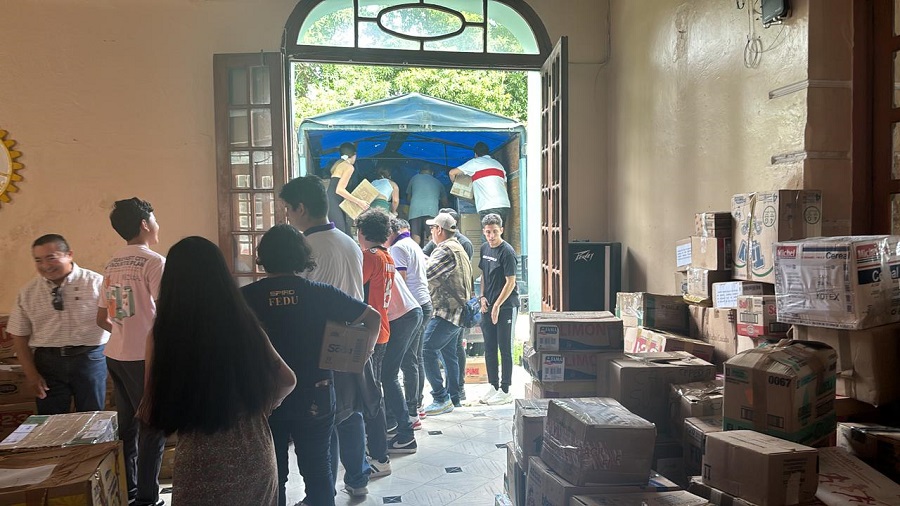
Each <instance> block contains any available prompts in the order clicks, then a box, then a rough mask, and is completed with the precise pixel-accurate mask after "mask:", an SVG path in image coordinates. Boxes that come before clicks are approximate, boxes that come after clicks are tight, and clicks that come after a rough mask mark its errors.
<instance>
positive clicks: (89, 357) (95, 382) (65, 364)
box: [34, 344, 106, 415]
mask: <svg viewBox="0 0 900 506" xmlns="http://www.w3.org/2000/svg"><path fill="white" fill-rule="evenodd" d="M103 348H104V345H102V344H101V345H99V346H78V347H65V348H35V349H34V365H35V367H37V370H38V372H39V373H40V374H41V376H43V377H44V381H46V382H47V386H48V387H49V388H50V390H49V391H47V397H45V398H43V399H35V403H36V404H37V410H38V414H41V415H58V414H60V413H68V412H69V409H70V406H71V405H72V398H73V397H74V398H75V411H102V410H103V403H104V400H105V399H106V357H104V356H103Z"/></svg>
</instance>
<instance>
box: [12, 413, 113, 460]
mask: <svg viewBox="0 0 900 506" xmlns="http://www.w3.org/2000/svg"><path fill="white" fill-rule="evenodd" d="M118 438H119V425H118V419H117V418H116V413H115V411H88V412H85V413H66V414H61V415H33V416H29V417H28V418H26V419H25V422H24V423H22V425H20V426H19V427H18V428H17V429H16V430H15V431H13V433H12V434H10V435H9V436H7V437H6V439H4V440H3V442H0V450H23V449H33V448H52V447H66V446H78V445H94V444H98V443H107V442H110V441H115V440H117V439H118Z"/></svg>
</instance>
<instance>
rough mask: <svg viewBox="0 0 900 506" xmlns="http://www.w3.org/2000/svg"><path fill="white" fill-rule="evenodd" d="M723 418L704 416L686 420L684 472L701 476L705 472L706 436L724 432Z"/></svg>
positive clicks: (688, 474)
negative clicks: (704, 452)
mask: <svg viewBox="0 0 900 506" xmlns="http://www.w3.org/2000/svg"><path fill="white" fill-rule="evenodd" d="M722 430H723V429H722V416H721V415H719V416H704V417H696V418H686V419H685V420H684V440H683V443H684V452H683V455H684V472H685V474H686V475H687V476H699V475H700V473H701V472H703V451H704V449H705V448H706V435H707V434H711V433H713V432H722Z"/></svg>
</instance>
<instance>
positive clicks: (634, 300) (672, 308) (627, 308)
mask: <svg viewBox="0 0 900 506" xmlns="http://www.w3.org/2000/svg"><path fill="white" fill-rule="evenodd" d="M616 316H618V317H619V318H621V319H622V324H623V325H624V326H625V327H651V328H654V329H660V330H669V331H671V332H676V333H679V334H686V333H687V332H688V331H689V330H690V329H689V327H688V304H687V302H685V301H684V299H683V298H682V297H681V296H680V295H655V294H652V293H646V292H634V293H626V292H619V293H618V294H617V295H616Z"/></svg>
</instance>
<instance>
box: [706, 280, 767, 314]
mask: <svg viewBox="0 0 900 506" xmlns="http://www.w3.org/2000/svg"><path fill="white" fill-rule="evenodd" d="M742 295H775V285H770V284H769V283H759V282H756V281H722V282H720V283H713V296H712V298H713V307H719V308H732V309H734V308H737V307H738V297H740V296H742Z"/></svg>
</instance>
